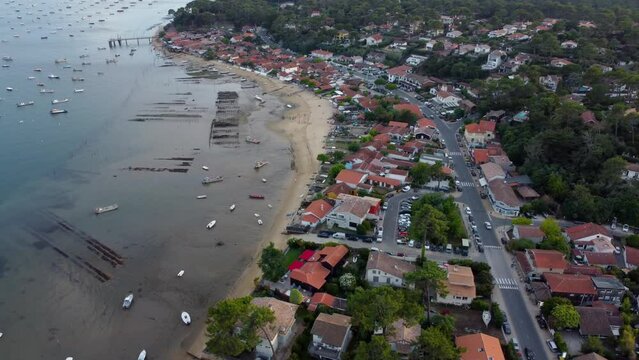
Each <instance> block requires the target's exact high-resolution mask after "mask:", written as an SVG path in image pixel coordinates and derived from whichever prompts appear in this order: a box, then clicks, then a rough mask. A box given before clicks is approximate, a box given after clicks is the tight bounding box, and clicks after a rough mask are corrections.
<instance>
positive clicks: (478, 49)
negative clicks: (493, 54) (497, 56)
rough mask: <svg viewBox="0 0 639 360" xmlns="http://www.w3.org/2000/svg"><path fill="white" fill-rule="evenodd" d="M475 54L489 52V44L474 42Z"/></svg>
mask: <svg viewBox="0 0 639 360" xmlns="http://www.w3.org/2000/svg"><path fill="white" fill-rule="evenodd" d="M474 51H475V54H477V55H485V54H488V53H490V45H486V44H476V45H475V50H474Z"/></svg>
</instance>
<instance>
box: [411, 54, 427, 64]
mask: <svg viewBox="0 0 639 360" xmlns="http://www.w3.org/2000/svg"><path fill="white" fill-rule="evenodd" d="M426 59H428V58H427V57H426V56H421V55H411V56H409V57H408V59H406V64H408V65H410V66H417V65H419V64H421V63H423V62H424V61H426Z"/></svg>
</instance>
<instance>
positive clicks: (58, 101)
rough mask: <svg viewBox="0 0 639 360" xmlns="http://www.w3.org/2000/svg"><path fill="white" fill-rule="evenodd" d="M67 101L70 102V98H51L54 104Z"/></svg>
mask: <svg viewBox="0 0 639 360" xmlns="http://www.w3.org/2000/svg"><path fill="white" fill-rule="evenodd" d="M65 102H69V99H62V100H58V99H53V100H51V103H52V104H61V103H65Z"/></svg>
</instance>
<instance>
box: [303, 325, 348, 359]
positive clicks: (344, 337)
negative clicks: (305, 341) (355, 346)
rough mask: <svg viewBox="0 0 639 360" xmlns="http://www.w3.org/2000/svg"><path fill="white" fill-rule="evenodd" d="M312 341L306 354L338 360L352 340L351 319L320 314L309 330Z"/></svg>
mask: <svg viewBox="0 0 639 360" xmlns="http://www.w3.org/2000/svg"><path fill="white" fill-rule="evenodd" d="M311 335H313V340H312V341H311V343H310V344H309V345H308V352H309V353H310V354H311V355H312V356H313V357H315V358H318V359H327V360H340V359H341V358H342V354H343V353H344V351H346V349H348V344H349V343H350V342H351V339H352V338H353V332H352V331H351V317H350V316H346V315H342V314H330V315H329V314H326V313H321V314H319V316H318V317H317V319H315V322H314V323H313V327H312V328H311Z"/></svg>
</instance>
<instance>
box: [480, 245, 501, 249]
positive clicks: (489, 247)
mask: <svg viewBox="0 0 639 360" xmlns="http://www.w3.org/2000/svg"><path fill="white" fill-rule="evenodd" d="M484 249H495V250H501V246H500V245H484Z"/></svg>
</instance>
